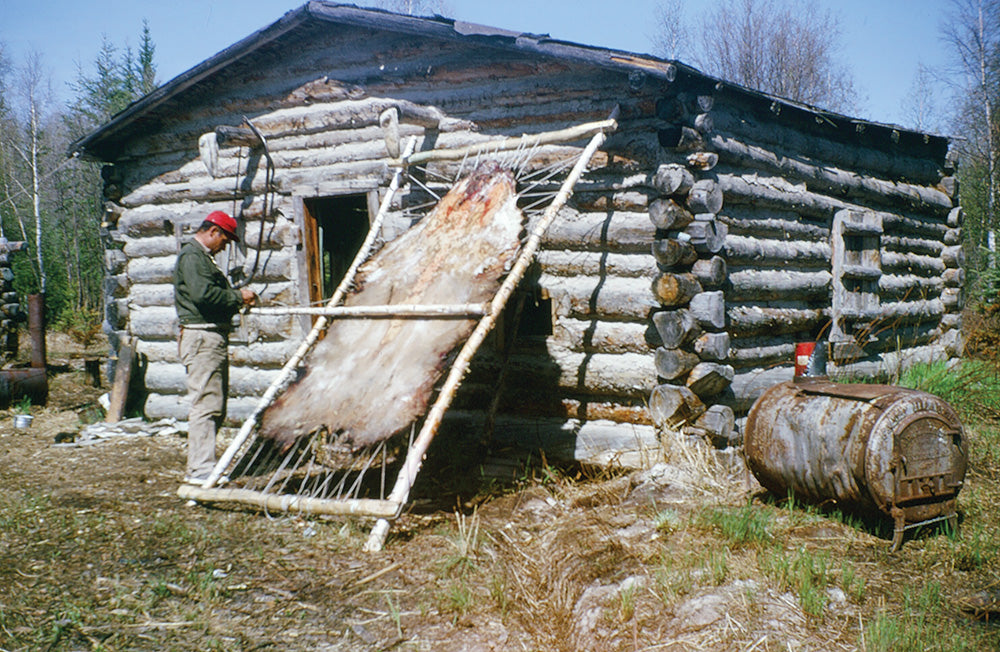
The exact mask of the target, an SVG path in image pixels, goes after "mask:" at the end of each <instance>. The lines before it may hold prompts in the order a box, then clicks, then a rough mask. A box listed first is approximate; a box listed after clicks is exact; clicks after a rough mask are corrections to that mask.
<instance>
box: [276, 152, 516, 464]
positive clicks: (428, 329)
mask: <svg viewBox="0 0 1000 652" xmlns="http://www.w3.org/2000/svg"><path fill="white" fill-rule="evenodd" d="M516 199H517V198H516V195H515V188H514V181H513V178H512V177H511V175H510V173H509V172H506V171H502V170H500V169H499V168H497V167H496V166H493V165H490V166H481V167H480V168H479V169H477V170H476V171H475V172H473V173H472V174H471V175H470V176H468V177H466V178H465V179H462V180H461V181H459V182H458V183H457V184H456V185H455V186H454V187H453V188H452V190H451V191H450V192H449V193H448V194H447V195H445V197H444V198H442V199H441V201H440V202H439V203H438V205H437V206H436V207H435V208H434V210H433V211H431V213H430V214H429V215H427V216H426V217H424V218H423V219H422V220H421V221H420V222H419V223H418V224H417V225H415V226H414V227H412V228H411V229H409V230H408V231H407V232H406V233H404V234H403V235H402V236H400V237H399V238H397V239H395V240H393V241H391V242H389V243H388V244H387V245H386V246H385V247H383V248H382V249H381V250H380V251H379V252H378V253H377V254H376V255H375V256H373V257H372V258H371V259H370V260H368V261H367V262H366V263H365V264H364V265H362V266H361V268H360V269H359V272H358V276H357V280H356V282H355V288H356V290H355V291H354V292H352V293H351V294H350V295H349V296H348V297H347V299H346V300H345V301H344V305H346V306H362V305H371V306H375V305H388V304H404V305H405V304H413V305H431V304H463V303H483V302H488V301H489V300H491V299H492V297H493V295H494V294H495V293H496V291H497V289H498V288H499V286H500V283H501V281H502V278H503V276H504V274H505V272H506V271H507V270H508V269H509V268H510V265H511V264H512V262H513V260H514V258H515V257H516V256H517V253H518V251H519V250H520V246H521V243H520V236H521V233H522V231H523V228H524V218H523V216H522V214H521V212H520V210H519V209H518V208H517V204H516ZM477 321H478V319H472V318H464V317H460V318H456V317H445V318H440V317H439V318H423V317H420V318H417V317H412V318H366V319H356V318H351V319H338V320H336V321H334V322H333V324H332V325H331V326H330V328H329V330H328V332H327V334H326V337H325V338H324V339H323V340H321V341H320V342H319V344H317V345H316V348H315V349H314V350H313V351H312V353H311V354H310V355H309V356H308V357H307V359H306V372H305V374H304V375H303V376H302V377H301V379H300V380H298V381H297V382H296V383H295V384H294V385H292V386H291V387H290V388H289V389H288V391H287V392H285V393H284V394H283V395H282V396H281V398H280V399H279V400H278V401H276V402H275V403H274V404H273V405H272V406H271V407H270V408H269V409H268V410H266V411H265V412H264V414H263V415H262V418H261V430H260V435H261V436H262V437H265V438H270V439H274V440H276V441H278V442H280V443H281V444H283V445H285V446H287V445H290V444H291V443H293V442H295V441H297V440H299V439H300V438H301V437H303V436H305V435H309V434H311V433H317V432H319V433H320V434H321V435H322V436H321V437H318V438H317V439H316V440H314V442H313V445H316V444H317V443H318V444H319V445H320V446H321V447H322V446H327V447H333V448H335V449H337V451H338V453H339V452H348V451H350V450H354V449H357V448H360V447H362V446H366V445H369V444H373V443H375V442H378V441H381V440H384V439H386V438H388V437H390V436H392V435H393V434H395V433H397V432H399V431H401V430H403V429H404V428H407V427H408V426H409V425H410V424H412V423H413V422H414V421H415V420H416V419H418V418H420V417H421V416H422V415H423V414H424V413H425V412H426V410H427V406H428V403H429V402H430V398H431V394H432V392H433V390H434V387H435V385H436V384H437V382H438V380H439V379H440V377H441V375H442V374H443V372H444V368H445V363H446V361H447V360H448V359H449V358H450V357H451V355H452V354H453V353H454V352H455V351H456V349H457V348H458V347H459V346H460V345H461V344H462V343H464V341H465V340H466V339H467V338H468V337H469V335H470V334H471V333H472V330H473V329H474V328H475V325H476V323H477ZM328 452H332V451H328ZM323 457H328V458H329V457H330V456H329V455H326V456H320V459H322V458H323Z"/></svg>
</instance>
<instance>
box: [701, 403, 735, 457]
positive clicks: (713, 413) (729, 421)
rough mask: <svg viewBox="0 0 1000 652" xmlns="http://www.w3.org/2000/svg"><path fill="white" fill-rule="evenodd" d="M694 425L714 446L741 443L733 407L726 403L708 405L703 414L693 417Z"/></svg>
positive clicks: (719, 446)
mask: <svg viewBox="0 0 1000 652" xmlns="http://www.w3.org/2000/svg"><path fill="white" fill-rule="evenodd" d="M694 427H695V428H698V429H700V430H701V431H703V432H704V434H705V436H707V437H708V439H709V441H710V442H711V443H712V445H714V446H715V447H716V448H728V447H730V446H739V445H740V443H741V441H740V436H739V432H737V430H736V418H735V415H734V414H733V409H732V408H731V407H729V406H728V405H712V406H710V407H709V408H708V410H706V411H705V414H703V415H701V416H700V417H698V418H697V419H695V422H694Z"/></svg>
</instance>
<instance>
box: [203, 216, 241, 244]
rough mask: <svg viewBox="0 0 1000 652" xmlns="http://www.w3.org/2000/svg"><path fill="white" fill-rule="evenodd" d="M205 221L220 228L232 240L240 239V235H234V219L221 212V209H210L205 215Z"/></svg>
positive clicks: (237, 240)
mask: <svg viewBox="0 0 1000 652" xmlns="http://www.w3.org/2000/svg"><path fill="white" fill-rule="evenodd" d="M205 221H206V222H208V223H209V224H214V225H215V226H217V227H219V228H220V229H222V230H223V231H224V232H225V234H226V235H227V236H228V237H229V239H230V240H232V241H233V242H239V241H240V236H238V235H236V220H234V219H233V218H232V217H230V216H229V215H227V214H226V213H223V212H222V211H212V212H211V213H209V214H208V216H207V217H205Z"/></svg>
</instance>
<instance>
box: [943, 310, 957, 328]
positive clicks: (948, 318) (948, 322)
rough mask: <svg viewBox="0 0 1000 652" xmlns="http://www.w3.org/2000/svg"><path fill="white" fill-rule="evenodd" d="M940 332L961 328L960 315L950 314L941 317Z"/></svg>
mask: <svg viewBox="0 0 1000 652" xmlns="http://www.w3.org/2000/svg"><path fill="white" fill-rule="evenodd" d="M940 323H941V330H942V331H947V330H951V329H953V328H959V329H960V328H962V313H954V312H950V313H947V314H944V315H941V322H940Z"/></svg>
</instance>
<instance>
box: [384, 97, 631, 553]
mask: <svg viewBox="0 0 1000 652" xmlns="http://www.w3.org/2000/svg"><path fill="white" fill-rule="evenodd" d="M618 111H619V109H618V107H617V106H616V107H615V108H614V110H613V111H612V112H611V115H610V116H609V118H608V120H606V121H605V122H604V123H603V124H604V125H605V126H604V127H603V128H602V129H601V130H600V131H598V132H597V133H596V134H594V136H593V137H592V138H591V139H590V142H589V143H588V144H587V146H586V147H585V148H584V150H583V152H582V153H581V154H580V158H579V159H578V160H577V162H576V165H574V166H573V169H572V170H571V171H570V173H569V176H567V178H566V180H565V181H564V182H563V184H562V186H561V187H560V189H559V192H558V193H557V194H556V196H555V198H554V199H553V200H552V203H551V204H549V206H548V208H547V209H545V213H544V214H543V215H542V217H541V219H539V221H538V223H537V224H536V225H535V227H534V228H533V229H532V231H531V234H530V236H529V237H528V240H527V242H526V243H525V245H524V248H523V249H522V250H521V255H520V256H519V257H518V259H517V262H516V263H515V264H514V266H513V268H511V271H510V274H509V275H508V276H507V278H506V279H505V280H504V282H503V284H502V285H501V286H500V289H499V290H498V291H497V293H496V295H495V296H494V297H493V301H492V302H490V310H489V314H488V315H487V316H486V317H484V318H483V319H482V320H481V321H480V322H479V324H478V325H477V326H476V329H475V330H474V331H473V332H472V335H470V336H469V339H468V340H467V341H466V343H465V346H463V347H462V350H461V351H460V352H459V354H458V357H457V358H456V359H455V362H454V363H453V364H452V366H451V371H450V372H449V373H448V377H447V379H445V382H444V385H442V387H441V392H440V394H439V395H438V399H437V401H435V402H434V406H433V407H432V408H431V410H430V412H429V413H428V414H427V418H426V419H425V420H424V425H423V427H422V428H421V429H420V434H419V435H417V438H416V439H415V440H414V441H413V444H412V445H411V446H410V449H409V450H408V451H407V454H406V460H405V461H404V462H403V467H402V468H401V469H400V470H399V475H398V476H397V478H396V484H395V485H394V486H393V488H392V492H391V493H390V494H389V497H388V500H389V501H390V502H395V503H398V504H399V505H400V506H401V507H402V505H404V504H405V503H406V500H407V499H408V498H409V496H410V489H411V488H412V487H413V482H414V481H415V480H416V477H417V473H419V472H420V467H421V466H422V465H423V460H424V456H425V455H426V454H427V449H428V448H429V447H430V444H431V442H432V441H433V440H434V436H435V435H436V434H437V430H438V427H440V425H441V420H442V419H443V418H444V413H445V410H447V409H448V406H449V405H450V404H451V401H452V398H453V397H454V396H455V392H456V391H458V387H459V385H461V383H462V379H463V378H464V377H465V374H466V372H467V371H468V369H469V363H470V362H471V360H472V357H473V356H474V355H475V353H476V351H477V350H478V349H479V346H480V344H482V343H483V340H485V339H486V336H487V335H488V334H489V332H490V330H492V329H493V326H494V325H495V324H496V320H497V316H498V315H499V314H500V313H501V311H502V310H503V307H504V305H506V303H507V300H508V299H509V298H510V295H511V294H512V293H513V292H514V290H515V289H516V288H517V285H518V284H519V283H520V282H521V279H522V278H523V277H524V274H525V272H527V270H528V266H529V265H531V262H532V261H533V260H534V258H535V252H536V251H538V248H539V246H540V245H541V241H542V236H543V235H545V231H546V230H547V229H548V227H549V225H550V224H552V222H553V220H555V218H556V216H557V215H558V213H559V211H560V210H561V209H562V207H563V206H564V205H565V204H566V201H567V200H568V199H569V197H570V195H571V194H572V193H573V187H574V186H575V185H576V183H577V181H579V180H580V177H581V176H583V172H584V170H586V167H587V165H588V164H589V163H590V159H591V158H593V156H594V153H595V152H597V149H598V148H599V147H600V146H601V145H602V144H603V143H604V140H605V139H606V137H607V136H606V133H605V132H606V131H613V130H615V129H616V128H617V126H618V123H617V119H618ZM389 526H390V522H389V520H388V519H385V518H380V519H379V520H378V521H376V523H375V526H374V527H373V528H372V531H371V534H369V535H368V541H367V542H366V543H365V547H364V549H365V551H366V552H378V551H380V550H381V549H382V546H383V545H384V544H385V537H386V536H387V535H388V533H389Z"/></svg>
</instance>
